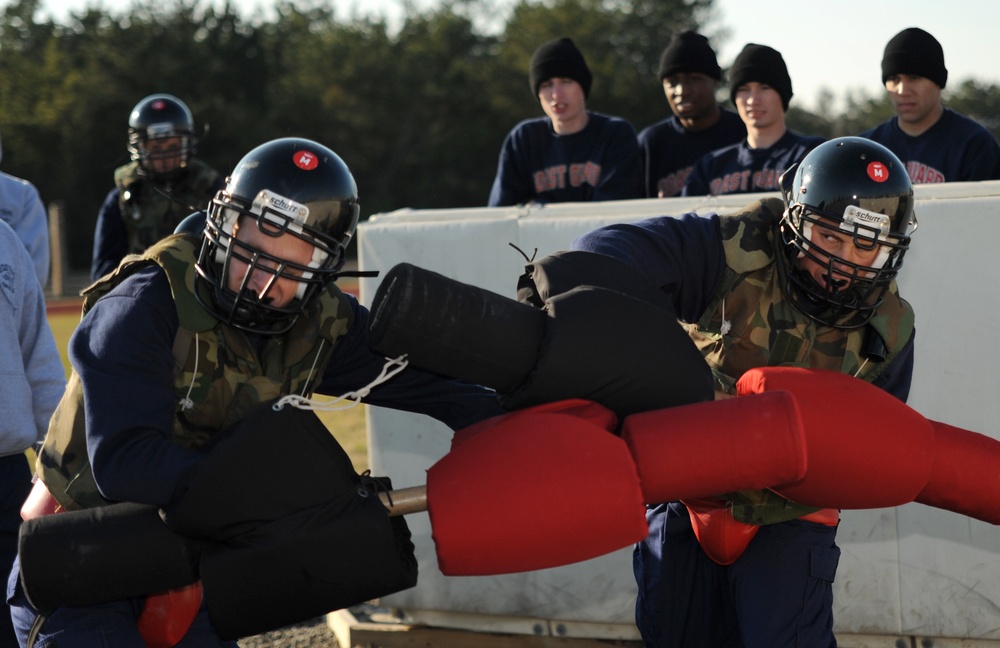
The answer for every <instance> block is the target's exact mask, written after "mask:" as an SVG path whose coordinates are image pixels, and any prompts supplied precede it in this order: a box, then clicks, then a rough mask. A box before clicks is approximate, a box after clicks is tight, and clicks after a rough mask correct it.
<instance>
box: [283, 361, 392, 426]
mask: <svg viewBox="0 0 1000 648" xmlns="http://www.w3.org/2000/svg"><path fill="white" fill-rule="evenodd" d="M408 364H409V361H408V360H407V359H406V356H405V355H401V356H399V357H398V358H395V359H391V358H390V359H386V361H385V365H384V366H383V367H382V372H381V373H379V375H378V376H376V377H375V379H374V380H372V381H371V382H370V383H369V384H367V385H365V386H364V387H362V388H361V389H359V390H357V391H353V392H347V393H346V394H341V395H340V396H338V397H336V398H333V399H331V400H323V401H320V400H317V399H314V398H307V397H305V396H300V395H298V394H288V395H287V396H282V397H281V398H279V399H278V401H277V402H276V403H275V404H274V405H273V407H274V410H275V411H280V410H281V408H283V407H284V406H285V405H291V406H292V407H297V408H298V409H302V410H317V411H321V412H336V411H339V410H345V409H350V408H352V407H354V406H355V405H357V404H358V403H360V402H361V399H362V398H364V397H365V396H367V395H368V394H370V393H371V390H372V389H374V388H375V387H378V386H379V385H381V384H382V383H384V382H387V381H389V380H391V379H392V378H393V377H394V376H395V375H396V374H398V373H399V372H401V371H402V370H403V369H406V366H407V365H408Z"/></svg>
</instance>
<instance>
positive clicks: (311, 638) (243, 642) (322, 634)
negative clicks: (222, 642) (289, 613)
mask: <svg viewBox="0 0 1000 648" xmlns="http://www.w3.org/2000/svg"><path fill="white" fill-rule="evenodd" d="M238 643H239V645H240V648H307V647H309V648H316V647H319V646H322V647H323V648H339V645H338V644H337V637H336V636H335V635H334V634H333V630H331V629H330V627H329V626H328V625H327V624H326V617H318V618H316V619H313V620H311V621H305V622H303V623H297V624H295V625H291V626H288V627H287V628H281V629H280V630H272V631H271V632H266V633H264V634H260V635H256V636H254V637H247V638H245V639H240V640H239V642H238Z"/></svg>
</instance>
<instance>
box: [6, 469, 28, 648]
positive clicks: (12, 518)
mask: <svg viewBox="0 0 1000 648" xmlns="http://www.w3.org/2000/svg"><path fill="white" fill-rule="evenodd" d="M30 492H31V467H30V466H29V465H28V458H27V457H26V456H25V455H24V454H20V453H18V454H14V455H9V456H6V457H0V565H2V567H0V573H3V574H6V573H7V572H8V571H9V570H10V567H11V565H13V564H14V558H15V557H16V556H17V533H18V530H19V529H20V528H21V505H23V504H24V500H25V499H26V498H27V497H28V493H30ZM16 646H17V638H16V637H15V636H14V628H13V626H12V625H11V620H10V611H9V610H8V609H7V607H6V606H4V609H3V611H2V614H0V648H15V647H16Z"/></svg>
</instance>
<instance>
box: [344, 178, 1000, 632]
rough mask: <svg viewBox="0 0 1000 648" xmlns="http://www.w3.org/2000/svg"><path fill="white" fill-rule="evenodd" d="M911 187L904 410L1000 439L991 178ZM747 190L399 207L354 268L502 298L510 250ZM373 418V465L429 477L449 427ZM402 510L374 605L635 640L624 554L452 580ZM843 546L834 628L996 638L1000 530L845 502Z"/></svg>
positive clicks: (367, 288)
mask: <svg viewBox="0 0 1000 648" xmlns="http://www.w3.org/2000/svg"><path fill="white" fill-rule="evenodd" d="M916 195H917V207H916V209H917V216H918V219H919V229H918V231H917V232H916V234H915V236H914V241H913V246H912V249H911V251H910V252H909V253H908V254H907V257H906V262H905V265H904V268H903V270H902V273H901V277H900V280H899V284H900V291H901V294H902V295H903V297H904V298H906V299H907V300H909V301H910V302H911V303H912V304H913V306H914V309H915V310H916V314H917V319H916V321H917V324H916V327H917V328H916V330H917V337H916V345H917V359H916V368H915V375H914V380H913V388H912V392H911V397H910V401H909V404H910V405H911V406H912V407H913V408H914V409H916V410H917V411H919V412H920V413H922V414H923V415H924V416H926V417H928V418H931V419H934V420H937V421H942V422H945V423H949V424H952V425H956V426H959V427H964V428H967V429H971V430H975V431H977V432H981V433H984V434H987V435H989V436H992V437H994V438H998V439H1000V389H998V381H997V374H998V367H1000V351H998V348H997V344H998V342H997V340H998V338H1000V300H998V299H997V297H998V296H1000V270H998V268H997V266H996V265H995V263H994V259H995V258H996V251H997V250H998V249H1000V181H997V182H981V183H954V184H947V185H938V186H933V185H925V186H918V187H917V188H916ZM756 197H758V196H746V195H743V196H729V197H719V198H707V197H706V198H675V199H669V200H634V201H621V202H609V203H574V204H563V205H551V206H548V207H544V208H540V207H534V208H531V209H528V208H496V209H486V208H483V209H465V210H437V211H431V210H427V211H412V210H402V211H397V212H392V213H389V214H379V215H377V216H375V217H373V218H371V219H370V220H369V221H367V222H365V223H362V224H361V226H360V227H359V230H358V237H359V263H360V267H361V269H363V270H381V271H382V272H383V273H384V272H385V271H387V270H389V269H390V268H391V267H392V266H393V265H395V264H397V263H400V262H403V261H406V262H409V263H413V264H415V265H418V266H420V267H424V268H427V269H430V270H433V271H435V272H439V273H441V274H444V275H446V276H449V277H452V278H454V279H457V280H459V281H462V282H465V283H469V284H474V285H478V286H481V287H483V288H486V289H489V290H492V291H494V292H497V293H500V294H503V295H506V296H509V297H512V298H513V297H514V293H515V284H516V280H517V277H518V276H519V275H520V274H521V272H522V271H523V265H524V258H523V257H522V256H521V254H520V253H519V252H517V251H516V250H515V249H513V248H512V247H511V246H510V245H509V244H514V245H517V246H518V247H519V248H520V249H521V250H523V251H524V252H525V253H526V254H528V255H529V256H531V255H532V254H535V255H536V256H537V257H539V258H540V257H542V256H545V255H547V254H550V253H553V252H556V251H558V250H562V249H566V248H567V247H568V246H569V244H570V242H571V241H572V240H573V238H574V237H575V236H577V235H579V234H581V233H583V232H586V231H589V230H591V229H594V228H596V227H599V226H601V225H605V224H609V223H613V222H623V221H630V220H637V219H640V218H643V217H646V216H652V215H661V214H672V215H679V214H681V213H684V212H686V211H697V212H698V213H702V214H704V213H707V212H709V211H715V210H718V211H726V210H729V209H731V208H733V209H734V208H738V207H741V206H743V205H745V204H747V203H748V202H750V201H751V200H752V199H754V198H756ZM536 249H537V252H536ZM377 285H378V279H363V280H362V282H361V299H362V302H363V303H365V304H370V302H371V298H372V296H373V295H374V293H375V290H376V288H377ZM368 413H369V420H368V424H369V430H368V432H369V455H370V461H371V466H372V470H373V472H374V473H375V474H387V475H389V476H391V477H392V479H393V483H394V485H396V486H397V487H403V486H410V485H418V484H423V483H424V482H425V471H426V470H427V469H428V468H429V467H430V466H431V465H432V464H433V463H434V462H435V461H437V459H438V458H440V457H441V456H442V455H443V454H444V453H446V452H447V451H448V447H449V443H450V439H451V432H450V430H448V429H447V428H446V427H445V426H443V425H441V424H439V423H437V422H436V421H433V420H431V419H429V418H427V417H422V416H419V415H411V414H402V413H397V412H393V411H387V410H377V409H375V408H368ZM997 469H998V470H1000V466H998V467H997ZM407 519H408V522H409V525H410V529H411V531H412V532H413V534H414V542H415V544H416V546H417V555H418V559H419V561H420V579H419V583H418V585H417V587H416V588H414V589H411V590H408V591H405V592H401V593H399V594H396V595H393V596H391V597H387V598H386V599H384V600H383V603H384V604H386V605H390V606H394V607H400V608H403V609H405V610H406V611H407V612H409V613H411V614H412V615H414V616H416V617H417V618H421V614H422V615H423V618H425V619H437V620H438V621H439V622H440V624H443V625H447V624H448V619H449V618H452V619H457V618H471V617H469V616H468V615H483V616H482V617H479V616H476V617H475V618H476V623H477V624H478V626H479V627H480V628H488V627H489V626H490V623H491V619H495V620H496V624H498V627H499V626H500V625H502V626H503V628H504V629H506V630H514V631H516V630H518V629H522V630H523V631H525V632H528V633H535V634H557V635H569V636H572V635H577V636H588V637H611V638H615V637H619V638H637V636H638V635H637V633H636V632H635V630H634V625H633V605H634V598H635V583H634V581H633V578H632V567H631V550H630V549H623V550H620V551H618V552H615V553H613V554H609V555H607V556H604V557H601V558H598V559H595V560H591V561H587V562H584V563H579V564H576V565H570V566H567V567H562V568H558V569H550V570H543V571H537V572H530V573H524V574H513V575H505V576H497V577H461V578H449V577H445V576H443V575H442V574H441V572H440V571H439V570H438V568H437V562H436V559H435V555H434V545H433V541H432V539H431V533H430V524H429V521H428V518H427V515H426V514H418V515H415V516H410V517H408V518H407ZM567 541H568V542H572V539H568V540H567ZM838 542H839V544H840V546H841V549H842V551H843V555H842V558H841V562H840V569H839V570H838V574H837V581H836V584H835V614H836V630H837V633H838V635H841V634H844V635H876V636H878V637H885V638H886V640H891V639H890V638H891V637H903V636H912V637H929V638H935V637H936V638H941V637H955V638H965V639H980V640H1000V527H994V526H992V525H989V524H985V523H981V522H978V521H975V520H971V519H969V518H966V517H963V516H960V515H957V514H953V513H949V512H946V511H942V510H938V509H934V508H930V507H926V506H922V505H920V504H908V505H905V506H902V507H898V508H893V509H878V510H870V511H845V512H844V514H843V521H842V523H841V528H840V532H839V535H838ZM512 618H513V619H512ZM519 625H521V626H523V628H519V627H518V626H519ZM864 645H876V644H874V643H873V644H864ZM877 645H895V644H894V643H886V644H881V643H878V644H877ZM907 645H909V644H907ZM935 645H939V646H940V645H943V644H941V643H937V644H935ZM956 645H957V644H956ZM962 645H963V646H970V645H972V644H968V643H963V644H962Z"/></svg>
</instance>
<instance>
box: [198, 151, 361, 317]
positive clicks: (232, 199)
mask: <svg viewBox="0 0 1000 648" xmlns="http://www.w3.org/2000/svg"><path fill="white" fill-rule="evenodd" d="M359 212H360V205H359V203H358V189H357V185H356V184H355V182H354V177H353V176H352V175H351V172H350V170H349V169H348V168H347V165H346V164H344V161H343V160H341V159H340V157H338V156H337V154H336V153H334V152H333V151H331V150H330V149H328V148H326V147H325V146H323V145H321V144H318V143H316V142H313V141H311V140H307V139H301V138H283V139H277V140H272V141H270V142H267V143H265V144H262V145H260V146H258V147H257V148H255V149H253V150H252V151H250V152H249V153H247V154H246V155H245V156H244V157H243V159H242V160H240V161H239V163H238V164H237V165H236V168H235V169H233V172H232V175H230V176H229V178H228V179H227V182H226V186H225V188H224V189H222V190H221V191H219V193H218V194H217V195H216V197H215V198H214V199H213V200H212V202H211V203H210V205H209V208H208V218H207V220H206V222H205V229H204V234H203V238H202V247H201V252H200V254H199V257H198V263H197V264H196V270H197V272H198V276H199V278H200V279H201V280H202V281H204V282H206V283H208V285H209V286H210V291H209V292H210V293H211V299H210V300H208V299H204V298H203V297H201V296H199V301H201V303H202V305H203V306H205V307H206V308H208V310H209V311H211V312H212V313H213V314H215V316H216V317H218V318H219V319H220V320H222V321H224V322H226V323H228V324H231V325H233V326H235V327H237V328H240V329H243V330H245V331H248V332H251V333H259V334H265V335H277V334H281V333H284V332H286V331H288V330H289V329H290V328H291V327H292V326H293V325H294V324H295V322H296V320H297V319H298V317H299V315H301V314H302V313H303V311H304V310H305V309H306V308H307V307H308V305H309V303H310V300H312V299H313V297H315V296H316V295H317V294H319V293H320V292H321V291H322V290H323V289H324V288H325V287H326V286H327V285H328V284H329V283H330V282H331V281H333V280H335V279H336V278H337V276H338V274H339V271H340V269H341V268H342V267H343V265H344V262H345V261H346V258H345V252H346V248H347V245H348V243H349V242H350V240H351V237H352V236H353V235H354V230H355V228H356V227H357V225H358V214H359ZM237 221H240V223H241V225H240V226H241V227H248V226H250V225H248V223H251V224H253V226H256V227H257V228H259V229H260V231H261V232H263V233H264V234H266V235H268V236H272V237H279V236H282V235H286V234H288V235H291V236H295V237H298V238H300V239H302V240H304V241H307V242H308V243H310V244H311V245H312V246H313V255H312V260H311V261H310V262H309V263H308V264H307V265H301V264H297V263H293V262H291V261H289V260H287V259H282V258H279V257H276V256H273V255H269V254H267V253H265V252H264V251H262V250H260V249H258V248H256V247H254V246H252V245H248V244H247V243H246V242H244V241H241V240H239V239H237V237H235V236H234V235H233V226H234V225H235V224H236V222H237ZM232 259H238V260H239V261H242V262H243V263H245V264H247V266H248V269H247V271H246V273H245V274H244V276H242V277H236V279H237V280H238V281H239V283H240V288H239V289H238V290H232V289H230V288H229V279H230V276H229V272H230V260H232ZM254 272H264V273H267V274H268V275H269V276H270V280H269V282H268V284H267V286H266V287H265V289H264V290H263V291H261V294H260V295H258V294H257V293H255V292H254V291H253V290H250V289H249V287H248V281H249V279H250V276H251V274H252V273H254ZM278 278H287V279H292V280H294V281H296V282H298V288H297V292H296V293H295V299H294V300H293V301H292V302H291V304H289V305H287V306H285V307H280V308H279V307H276V306H275V305H274V304H272V303H270V300H269V299H268V296H267V293H268V291H269V290H270V287H271V285H273V282H275V281H276V280H277V279H278ZM199 292H200V291H199Z"/></svg>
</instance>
